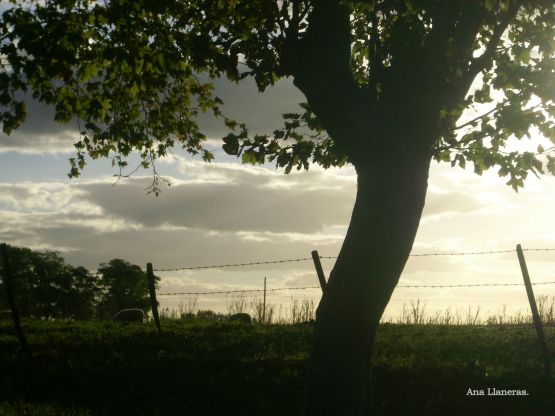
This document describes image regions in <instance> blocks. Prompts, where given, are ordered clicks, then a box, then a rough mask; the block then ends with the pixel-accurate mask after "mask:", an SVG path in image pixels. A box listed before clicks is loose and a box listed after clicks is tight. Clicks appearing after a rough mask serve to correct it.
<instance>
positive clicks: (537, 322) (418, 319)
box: [148, 244, 555, 374]
mask: <svg viewBox="0 0 555 416" xmlns="http://www.w3.org/2000/svg"><path fill="white" fill-rule="evenodd" d="M524 252H555V248H528V249H522V247H521V246H520V244H518V245H517V246H516V249H514V250H489V251H468V252H442V253H415V254H411V255H410V257H439V256H481V255H495V254H496V255H501V254H514V253H516V254H517V257H518V260H519V264H520V268H521V272H522V277H523V282H522V283H513V282H505V283H498V282H489V283H467V284H401V285H397V288H411V289H421V288H427V289H443V288H484V287H518V286H524V287H525V288H526V292H527V296H528V300H529V303H530V308H531V312H532V322H533V323H534V328H526V329H535V331H536V335H537V337H538V341H539V343H540V347H541V350H542V356H543V358H544V368H545V372H546V374H550V372H551V359H550V352H549V348H548V346H547V343H546V340H545V335H544V330H543V325H542V318H545V311H542V312H544V316H540V313H539V312H540V310H541V309H542V308H540V310H538V306H537V303H536V299H535V296H534V293H533V288H532V286H539V285H552V284H555V280H552V281H542V282H535V283H532V282H531V280H530V277H529V275H528V269H527V266H526V261H525V259H524ZM321 259H330V260H334V259H337V256H320V255H319V254H318V252H317V251H313V252H312V257H303V258H294V259H280V260H268V261H253V262H243V263H226V264H214V265H202V266H185V267H174V268H157V269H153V267H152V264H151V263H149V264H148V269H149V272H150V273H151V276H150V277H149V279H150V280H153V279H154V275H153V273H154V272H158V273H160V272H162V273H163V272H177V271H192V270H207V269H223V268H245V267H250V266H260V265H277V264H285V263H298V262H307V261H310V260H312V261H313V262H314V267H315V269H316V274H317V276H318V280H319V283H320V285H319V286H295V287H274V288H267V287H266V278H264V288H263V289H232V290H213V291H180V292H165V293H160V296H185V295H186V296H196V297H198V296H217V295H225V296H229V295H238V294H241V296H243V297H244V296H246V295H248V294H254V293H258V294H260V293H263V296H264V298H263V299H264V301H263V305H261V304H260V303H259V304H258V309H260V308H263V309H262V317H263V318H262V322H264V317H265V316H267V314H266V295H267V294H268V293H269V292H270V293H275V292H282V291H303V290H309V289H318V288H321V289H322V292H325V290H326V285H327V281H326V278H325V275H324V272H323V269H322V265H321V263H320V260H321ZM540 300H541V299H540ZM151 302H152V305H153V312H155V313H156V315H157V314H158V311H157V309H156V306H155V305H156V304H157V302H156V298H155V295H154V297H153V298H151ZM194 302H195V303H196V298H195V300H194ZM253 306H254V308H255V311H256V308H257V307H256V306H255V305H254V304H253ZM541 306H542V305H541V303H540V307H541ZM405 313H406V312H405V307H404V305H403V314H405ZM478 313H479V309H478V311H476V312H475V316H474V322H475V321H476V319H477V317H478ZM408 316H409V318H410V317H412V320H413V323H425V322H423V316H424V309H423V307H422V308H421V306H420V299H419V300H418V302H417V303H416V305H415V304H414V303H413V301H412V300H411V310H410V311H409V312H408ZM498 318H499V319H498V320H497V321H496V322H495V323H498V324H503V319H504V318H505V317H504V313H503V315H500V316H499V317H498ZM451 319H460V318H459V317H456V316H454V315H453V316H446V317H444V320H445V322H444V323H446V324H449V323H451V321H450V320H451ZM519 319H520V318H519ZM471 320H472V313H471V311H470V307H469V313H468V317H467V323H470V322H471ZM551 320H553V304H552V305H551ZM525 322H526V323H529V320H526V321H525ZM453 323H460V322H453ZM518 323H523V322H518ZM157 324H158V325H159V322H157Z"/></svg>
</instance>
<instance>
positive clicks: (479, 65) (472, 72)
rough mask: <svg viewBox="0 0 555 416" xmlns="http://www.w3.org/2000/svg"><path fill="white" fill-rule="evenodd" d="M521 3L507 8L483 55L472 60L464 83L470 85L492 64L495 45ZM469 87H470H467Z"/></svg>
mask: <svg viewBox="0 0 555 416" xmlns="http://www.w3.org/2000/svg"><path fill="white" fill-rule="evenodd" d="M521 5H522V2H520V1H519V2H514V3H512V4H511V5H510V6H509V9H508V10H507V13H506V14H505V16H503V17H502V19H501V22H500V23H499V24H498V25H497V26H496V27H495V28H494V30H493V33H492V35H491V38H490V40H489V42H488V44H487V46H486V50H485V51H484V53H483V54H482V55H480V56H478V57H477V58H474V59H473V60H472V63H471V64H470V67H469V69H468V71H467V76H466V77H465V80H466V83H472V81H473V80H474V78H475V77H476V76H477V75H478V74H479V73H480V72H481V71H483V70H484V69H486V68H487V67H488V66H489V65H490V64H492V63H493V58H494V57H495V54H496V51H497V45H498V43H499V41H500V40H501V36H502V35H503V33H504V32H505V30H506V29H507V27H508V26H509V24H510V23H511V22H512V20H513V19H514V18H515V17H516V14H517V13H518V10H519V9H520V6H521ZM469 87H470V85H469Z"/></svg>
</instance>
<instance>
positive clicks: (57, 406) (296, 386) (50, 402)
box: [0, 319, 555, 416]
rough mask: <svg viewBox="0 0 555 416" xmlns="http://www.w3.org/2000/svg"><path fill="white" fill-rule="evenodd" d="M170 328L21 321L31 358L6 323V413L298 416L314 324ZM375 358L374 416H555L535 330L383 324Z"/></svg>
mask: <svg viewBox="0 0 555 416" xmlns="http://www.w3.org/2000/svg"><path fill="white" fill-rule="evenodd" d="M162 324H163V325H162V327H163V332H162V333H161V334H160V335H159V334H157V332H156V329H155V327H154V324H153V323H146V324H136V323H131V324H123V323H119V322H60V321H54V322H45V321H28V320H27V321H23V327H24V330H25V332H26V334H27V337H28V341H29V344H30V346H31V348H32V350H33V353H34V355H35V358H34V360H33V361H32V362H28V361H26V360H25V359H24V356H23V354H22V353H21V350H20V349H19V345H18V342H17V339H16V337H15V336H14V334H13V328H12V326H11V322H10V321H8V320H4V321H0V363H1V364H0V366H1V369H0V415H2V416H5V415H9V416H12V415H13V416H16V415H17V416H21V415H26V416H35V415H41V416H43V415H44V416H54V415H56V416H93V415H94V416H96V415H122V416H127V415H129V416H131V415H133V416H138V415H145V416H146V415H159V416H170V415H176V416H177V415H226V416H233V415H242V416H249V415H268V416H273V415H275V416H278V415H279V416H293V415H301V409H302V396H303V381H304V380H303V378H304V377H303V374H304V369H305V365H306V360H307V357H308V351H309V343H310V338H311V334H312V326H311V325H310V324H297V325H257V324H244V323H241V322H228V321H218V320H200V319H189V320H164V321H163V322H162ZM546 335H547V341H548V345H549V346H550V349H551V353H552V356H553V351H554V346H555V328H554V327H549V328H547V329H546ZM374 352H375V354H374V361H373V368H372V377H373V380H374V388H373V390H374V391H373V407H374V412H375V414H376V415H391V416H401V415H483V416H486V415H487V416H490V415H491V416H494V415H504V416H507V415H508V416H512V415H514V416H517V415H519V416H520V415H535V416H538V415H539V416H542V415H545V416H548V415H553V414H555V393H554V392H555V382H554V380H553V377H551V379H546V378H545V377H544V376H543V375H542V372H543V368H542V361H541V356H540V352H539V348H538V345H537V339H536V337H535V333H534V331H533V330H532V329H531V327H530V326H516V325H514V326H510V325H509V326H500V325H486V326H472V325H401V324H383V325H381V327H380V329H379V332H378V335H377V340H376V343H375V351H374ZM488 388H490V389H491V388H495V389H498V390H519V391H523V390H526V395H524V396H522V395H519V396H517V395H511V396H492V395H489V396H488V395H487V394H488ZM468 389H472V390H475V391H480V390H483V391H484V393H485V395H484V396H478V395H468Z"/></svg>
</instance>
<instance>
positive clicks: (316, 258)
mask: <svg viewBox="0 0 555 416" xmlns="http://www.w3.org/2000/svg"><path fill="white" fill-rule="evenodd" d="M312 260H313V261H314V267H315V268H316V273H317V274H318V280H319V281H320V286H321V287H322V292H323V291H324V289H325V288H326V276H325V275H324V270H323V269H322V263H320V255H319V254H318V250H314V251H313V252H312Z"/></svg>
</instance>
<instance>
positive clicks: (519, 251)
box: [516, 244, 551, 376]
mask: <svg viewBox="0 0 555 416" xmlns="http://www.w3.org/2000/svg"><path fill="white" fill-rule="evenodd" d="M516 253H517V255H518V262H519V263H520V270H521V271H522V278H523V279H524V285H525V286H526V293H527V294H528V301H529V302H530V309H532V317H533V319H534V325H535V327H536V332H537V334H538V340H539V342H540V347H541V350H542V354H543V363H544V370H545V374H546V375H547V376H549V375H550V374H551V360H550V357H549V350H548V349H547V344H546V342H545V337H544V335H543V327H542V321H541V319H540V314H539V313H538V307H537V305H536V298H535V297H534V291H533V290H532V283H531V282H530V275H529V274H528V268H527V267H526V260H525V259H524V253H523V252H522V247H521V246H520V244H517V246H516Z"/></svg>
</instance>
